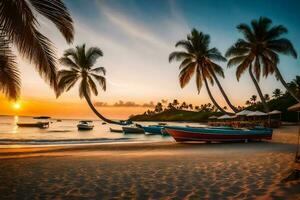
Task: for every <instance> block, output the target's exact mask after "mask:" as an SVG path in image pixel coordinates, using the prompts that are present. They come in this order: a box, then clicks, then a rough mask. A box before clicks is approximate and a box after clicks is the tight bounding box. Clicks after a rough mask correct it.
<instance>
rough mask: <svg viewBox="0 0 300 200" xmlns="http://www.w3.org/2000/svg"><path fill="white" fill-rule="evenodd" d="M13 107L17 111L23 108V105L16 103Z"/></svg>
mask: <svg viewBox="0 0 300 200" xmlns="http://www.w3.org/2000/svg"><path fill="white" fill-rule="evenodd" d="M13 107H14V109H15V110H19V109H20V108H21V104H20V103H18V102H16V103H14V105H13Z"/></svg>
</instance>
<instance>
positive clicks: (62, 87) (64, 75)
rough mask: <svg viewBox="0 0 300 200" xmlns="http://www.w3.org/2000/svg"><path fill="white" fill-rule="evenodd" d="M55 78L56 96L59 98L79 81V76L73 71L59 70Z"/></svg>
mask: <svg viewBox="0 0 300 200" xmlns="http://www.w3.org/2000/svg"><path fill="white" fill-rule="evenodd" d="M57 77H58V84H57V91H56V96H57V97H59V96H60V95H61V94H62V93H63V92H67V91H69V90H70V89H71V88H72V87H73V86H74V85H75V84H76V82H77V81H78V79H79V74H78V73H77V72H76V71H73V70H60V71H59V72H58V74H57Z"/></svg>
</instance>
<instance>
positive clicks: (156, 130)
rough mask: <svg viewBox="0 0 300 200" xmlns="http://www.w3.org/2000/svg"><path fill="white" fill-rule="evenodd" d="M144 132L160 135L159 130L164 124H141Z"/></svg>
mask: <svg viewBox="0 0 300 200" xmlns="http://www.w3.org/2000/svg"><path fill="white" fill-rule="evenodd" d="M142 128H143V129H144V131H145V132H147V133H150V134H154V135H161V134H162V133H161V130H162V129H163V128H164V126H158V125H150V126H142Z"/></svg>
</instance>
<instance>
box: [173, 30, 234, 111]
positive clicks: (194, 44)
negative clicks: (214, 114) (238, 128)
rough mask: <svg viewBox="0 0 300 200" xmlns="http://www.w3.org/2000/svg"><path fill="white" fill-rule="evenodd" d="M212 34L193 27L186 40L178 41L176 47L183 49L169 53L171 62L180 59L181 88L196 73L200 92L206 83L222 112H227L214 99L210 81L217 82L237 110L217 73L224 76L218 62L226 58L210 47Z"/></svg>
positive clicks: (211, 97)
mask: <svg viewBox="0 0 300 200" xmlns="http://www.w3.org/2000/svg"><path fill="white" fill-rule="evenodd" d="M209 44H210V36H209V35H207V34H204V33H202V32H199V31H198V30H196V29H193V30H192V31H191V33H190V34H188V36H187V38H186V39H185V40H180V41H178V42H177V43H176V45H175V47H181V48H183V51H174V52H172V53H171V54H170V55H169V62H172V61H180V62H181V64H180V66H179V70H180V73H179V82H180V86H181V88H183V87H185V86H186V85H187V84H188V83H189V81H190V80H191V77H192V76H193V75H194V74H195V76H196V86H197V90H198V93H200V90H201V88H202V85H203V83H204V85H205V87H206V90H207V93H208V95H209V97H210V99H211V101H212V102H213V104H214V105H215V106H216V107H217V108H218V109H219V110H220V111H222V112H224V113H227V112H226V111H225V110H224V109H223V108H222V107H221V106H220V105H219V104H218V103H217V101H216V100H215V99H214V97H213V95H212V93H211V91H210V88H209V85H208V81H209V82H210V83H211V84H212V85H213V84H214V82H216V83H217V86H218V88H219V89H220V91H221V93H222V95H223V96H224V98H225V100H226V102H227V104H228V105H229V106H230V108H231V109H232V110H233V111H235V112H237V111H238V110H237V108H235V107H234V106H233V105H232V104H231V102H230V101H229V99H228V97H227V95H226V93H225V91H224V89H223V88H222V86H221V84H220V82H219V80H218V78H217V75H218V76H221V77H223V78H224V72H223V69H222V67H221V66H220V65H218V64H217V63H216V62H220V61H221V62H225V61H226V58H224V57H223V56H222V54H221V53H220V52H219V50H218V49H217V48H215V47H214V48H210V46H209Z"/></svg>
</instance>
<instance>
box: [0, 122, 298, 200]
mask: <svg viewBox="0 0 300 200" xmlns="http://www.w3.org/2000/svg"><path fill="white" fill-rule="evenodd" d="M296 141H297V129H296V127H284V128H281V129H278V130H275V133H274V139H273V141H272V142H257V143H245V144H244V143H224V144H203V143H202V144H201V143H200V144H195V143H192V144H177V143H175V142H158V143H145V144H142V143H135V144H105V145H103V144H102V145H81V146H68V147H47V148H13V149H0V169H1V170H0V199H120V198H121V199H293V200H296V199H300V182H299V181H294V182H289V183H281V179H282V178H283V177H285V176H286V174H287V173H288V172H289V170H290V169H291V168H292V164H293V159H294V151H295V148H296Z"/></svg>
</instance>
